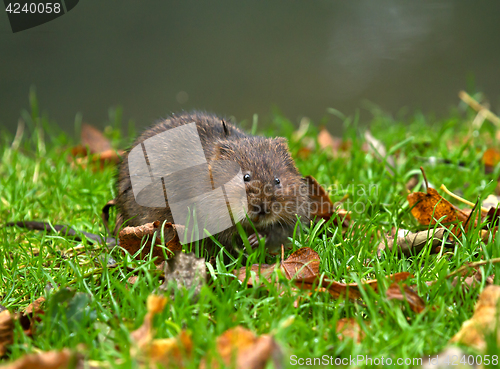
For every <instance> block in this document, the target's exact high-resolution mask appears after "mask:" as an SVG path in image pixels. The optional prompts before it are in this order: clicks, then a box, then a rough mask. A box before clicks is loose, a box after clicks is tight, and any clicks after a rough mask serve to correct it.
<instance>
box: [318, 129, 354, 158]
mask: <svg viewBox="0 0 500 369" xmlns="http://www.w3.org/2000/svg"><path fill="white" fill-rule="evenodd" d="M318 143H319V147H321V148H322V149H323V150H326V149H327V150H332V151H333V152H334V153H335V152H337V151H339V150H346V149H347V148H348V147H349V144H348V143H345V142H344V140H343V139H342V138H340V137H335V136H332V135H331V134H330V132H328V130H327V129H326V128H325V127H322V128H321V130H320V131H319V134H318Z"/></svg>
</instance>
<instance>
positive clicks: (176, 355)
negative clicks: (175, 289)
mask: <svg viewBox="0 0 500 369" xmlns="http://www.w3.org/2000/svg"><path fill="white" fill-rule="evenodd" d="M166 304H167V298H166V297H164V296H157V295H149V296H148V300H147V306H148V312H147V314H146V316H145V317H144V321H143V323H142V325H141V326H140V327H139V328H138V329H136V330H135V331H133V332H132V333H131V334H130V337H131V338H132V342H133V343H134V345H133V347H132V349H131V355H132V356H134V357H137V358H139V359H140V360H142V361H146V362H149V363H150V364H151V365H153V367H157V366H158V365H161V366H163V367H172V366H174V367H180V368H182V367H184V366H186V363H187V361H186V360H188V359H189V358H190V357H191V354H192V350H193V344H192V340H191V337H190V335H189V334H187V333H186V332H184V331H182V332H181V333H180V334H179V336H178V337H174V338H161V339H153V336H154V327H153V318H154V316H155V315H157V314H159V313H161V312H162V311H163V309H164V308H165V305H166Z"/></svg>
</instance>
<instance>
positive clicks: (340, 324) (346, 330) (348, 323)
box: [335, 318, 366, 343]
mask: <svg viewBox="0 0 500 369" xmlns="http://www.w3.org/2000/svg"><path fill="white" fill-rule="evenodd" d="M335 331H336V332H337V334H338V337H339V340H341V341H343V340H344V339H345V338H350V339H352V340H353V341H354V342H357V343H361V341H362V340H363V339H364V338H365V336H366V334H365V332H364V331H363V329H362V328H361V326H360V325H359V323H358V322H357V321H356V319H354V318H341V319H339V320H337V327H336V328H335Z"/></svg>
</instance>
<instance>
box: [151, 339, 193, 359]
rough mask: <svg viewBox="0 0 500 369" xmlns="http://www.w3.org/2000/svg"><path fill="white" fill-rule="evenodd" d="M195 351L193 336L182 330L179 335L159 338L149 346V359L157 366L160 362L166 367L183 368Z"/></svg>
mask: <svg viewBox="0 0 500 369" xmlns="http://www.w3.org/2000/svg"><path fill="white" fill-rule="evenodd" d="M192 351H193V341H192V339H191V336H190V335H189V334H188V333H186V332H185V331H181V332H180V333H179V336H178V337H172V338H158V339H155V340H153V341H152V342H151V344H150V346H149V348H148V359H149V362H150V363H151V364H154V365H156V366H154V367H155V368H156V367H157V366H158V364H160V365H161V367H164V368H170V367H175V368H183V367H186V366H187V364H188V363H189V362H190V357H191V354H192Z"/></svg>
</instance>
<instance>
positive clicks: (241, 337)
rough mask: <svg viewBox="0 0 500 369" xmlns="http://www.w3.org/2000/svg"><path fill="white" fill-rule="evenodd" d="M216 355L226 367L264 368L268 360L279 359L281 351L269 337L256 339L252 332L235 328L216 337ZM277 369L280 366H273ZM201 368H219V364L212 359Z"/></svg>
mask: <svg viewBox="0 0 500 369" xmlns="http://www.w3.org/2000/svg"><path fill="white" fill-rule="evenodd" d="M216 346H217V353H218V354H219V355H220V357H221V359H222V361H223V362H224V364H225V365H226V366H227V367H231V368H241V369H260V368H264V367H265V366H266V364H267V362H268V361H269V359H271V358H274V359H275V360H276V361H278V360H280V359H281V356H282V354H281V349H280V347H279V346H278V344H277V343H276V342H275V341H274V338H273V337H272V336H270V335H267V334H264V335H262V336H259V337H257V336H256V335H255V334H254V333H253V332H251V331H249V330H248V329H245V328H243V327H240V326H237V327H235V328H232V329H229V330H227V331H226V332H224V333H223V334H222V335H221V336H219V337H217V343H216ZM274 366H275V367H279V366H280V364H279V363H278V364H276V363H275V365H274ZM200 367H201V368H219V367H220V364H219V362H218V361H217V360H215V359H213V360H212V361H211V362H210V365H207V362H206V360H204V361H203V362H202V364H201V365H200Z"/></svg>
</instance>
